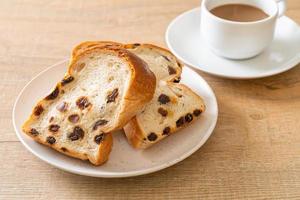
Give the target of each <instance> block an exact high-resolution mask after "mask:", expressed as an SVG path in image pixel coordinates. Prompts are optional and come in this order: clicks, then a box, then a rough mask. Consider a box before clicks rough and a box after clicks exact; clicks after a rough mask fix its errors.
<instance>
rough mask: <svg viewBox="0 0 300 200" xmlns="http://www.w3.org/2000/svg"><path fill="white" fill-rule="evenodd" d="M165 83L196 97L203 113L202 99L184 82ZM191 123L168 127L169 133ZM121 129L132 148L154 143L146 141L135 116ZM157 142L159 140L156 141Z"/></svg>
mask: <svg viewBox="0 0 300 200" xmlns="http://www.w3.org/2000/svg"><path fill="white" fill-rule="evenodd" d="M167 84H168V85H170V86H171V87H172V85H174V86H175V85H176V87H178V88H181V89H182V90H186V91H189V93H191V94H193V95H194V96H195V97H196V98H197V99H198V101H197V102H199V105H198V106H197V108H199V109H200V110H201V113H203V112H204V111H205V109H206V108H205V104H204V102H203V99H202V98H201V97H200V96H199V95H198V94H196V93H195V92H194V91H193V90H191V89H190V88H189V87H187V86H186V85H184V84H178V83H172V82H167ZM200 116H201V115H199V116H198V117H195V116H194V118H193V120H192V121H191V123H194V122H195V121H196V119H197V118H199V117H200ZM191 123H189V124H187V123H184V124H183V125H182V126H180V127H170V128H171V129H170V133H169V135H172V134H173V133H175V132H177V131H179V130H181V129H183V128H185V127H187V126H188V125H190V124H191ZM123 129H124V132H125V135H126V137H127V139H128V141H129V143H130V144H131V145H132V146H133V147H134V148H138V149H146V148H148V147H150V146H151V145H153V144H154V143H152V142H150V141H148V140H147V139H146V138H145V137H144V136H145V135H147V133H145V132H144V130H143V129H142V128H141V127H140V125H139V122H138V119H137V117H136V116H135V117H134V118H132V120H130V122H129V123H128V124H126V125H125V126H124V128H123ZM157 142H159V141H157ZM155 143H156V142H155Z"/></svg>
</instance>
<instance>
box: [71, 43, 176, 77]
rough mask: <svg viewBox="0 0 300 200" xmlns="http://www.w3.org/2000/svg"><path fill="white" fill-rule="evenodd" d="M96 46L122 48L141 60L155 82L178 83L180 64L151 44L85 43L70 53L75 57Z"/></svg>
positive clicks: (168, 52) (161, 49)
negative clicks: (152, 75)
mask: <svg viewBox="0 0 300 200" xmlns="http://www.w3.org/2000/svg"><path fill="white" fill-rule="evenodd" d="M98 46H116V47H123V48H126V49H127V50H129V51H131V52H132V53H134V54H135V55H137V56H139V57H140V58H142V59H143V60H144V61H145V62H146V63H148V66H149V68H150V70H151V71H152V72H153V73H154V74H155V76H156V79H157V81H158V80H164V81H174V82H179V81H180V75H181V71H182V64H181V62H180V61H179V60H177V58H176V57H175V56H174V55H173V54H172V53H171V52H170V51H169V50H167V49H164V48H161V47H158V46H155V45H153V44H139V43H135V44H125V45H123V44H121V43H117V42H111V41H94V42H93V41H87V42H83V43H81V44H79V45H78V46H76V47H75V48H74V50H73V52H72V56H73V57H75V56H76V55H77V54H79V53H80V52H82V51H85V50H86V49H93V48H96V47H98Z"/></svg>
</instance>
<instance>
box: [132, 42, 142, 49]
mask: <svg viewBox="0 0 300 200" xmlns="http://www.w3.org/2000/svg"><path fill="white" fill-rule="evenodd" d="M132 46H133V48H136V47H138V46H141V44H140V43H134V44H133V45H132Z"/></svg>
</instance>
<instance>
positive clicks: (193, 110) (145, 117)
mask: <svg viewBox="0 0 300 200" xmlns="http://www.w3.org/2000/svg"><path fill="white" fill-rule="evenodd" d="M204 110H205V105H204V102H203V100H202V99H201V97H200V96H198V95H197V94H196V93H194V92H193V91H192V90H191V89H189V88H188V87H187V86H185V85H183V84H178V83H172V82H160V85H159V86H158V87H157V88H156V91H155V95H154V97H153V99H152V100H151V102H150V103H149V104H148V105H147V106H146V107H145V109H144V110H143V111H142V112H141V113H139V114H137V115H136V116H135V117H134V118H133V119H132V120H130V122H129V123H128V124H127V125H126V126H125V127H124V131H125V134H126V137H127V139H128V140H129V142H130V143H131V144H132V146H134V147H136V148H147V147H150V146H151V145H153V144H155V143H157V142H158V141H160V140H162V139H163V138H165V137H167V136H169V135H170V134H172V133H174V132H176V131H178V130H180V129H182V128H183V127H185V126H187V125H189V124H191V123H192V122H193V121H195V120H196V119H197V118H199V117H200V115H201V113H202V112H203V111H204Z"/></svg>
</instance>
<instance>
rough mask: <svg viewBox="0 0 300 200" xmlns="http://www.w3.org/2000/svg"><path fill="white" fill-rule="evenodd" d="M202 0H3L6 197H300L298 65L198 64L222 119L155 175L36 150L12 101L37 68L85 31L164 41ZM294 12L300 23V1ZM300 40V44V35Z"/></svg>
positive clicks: (0, 187)
mask: <svg viewBox="0 0 300 200" xmlns="http://www.w3.org/2000/svg"><path fill="white" fill-rule="evenodd" d="M199 3H200V1H199V0H147V1H146V0H128V1H124V0H111V1H108V0H107V1H106V0H88V1H84V0H64V1H62V0H61V1H58V0H47V1H46V0H44V1H42V0H1V1H0V127H1V129H0V135H1V137H0V199H3V200H4V199H5V200H6V199H300V66H299V65H298V66H297V67H295V68H294V69H292V70H290V71H288V72H285V73H283V74H280V75H277V76H272V77H268V78H263V79H258V80H228V79H222V78H217V77H213V76H210V75H207V74H205V73H202V72H200V71H199V74H201V75H202V76H203V77H204V78H205V79H206V80H207V81H208V83H209V84H210V85H211V86H212V88H213V89H214V91H215V93H216V96H217V98H218V103H219V109H220V113H219V119H218V124H217V127H216V129H215V131H214V133H213V135H212V136H211V137H210V139H209V140H208V141H207V143H206V144H205V145H204V146H203V147H202V148H201V149H200V150H198V151H197V152H196V153H194V154H193V155H192V156H191V157H189V158H187V159H186V160H184V161H182V162H180V163H178V164H176V165H175V166H172V167H170V168H168V169H165V170H162V171H160V172H156V173H153V174H149V175H145V176H140V177H135V178H124V179H101V178H90V177H84V176H79V175H74V174H70V173H67V172H64V171H61V170H59V169H56V168H54V167H52V166H50V165H48V164H46V163H44V162H43V161H41V160H39V159H38V158H36V157H35V156H33V155H32V154H31V153H30V152H29V151H27V150H26V149H25V148H24V147H23V145H22V144H21V143H20V142H19V141H18V139H17V137H16V135H15V133H14V129H13V126H12V119H11V118H12V107H13V103H14V101H15V99H16V97H17V95H18V93H19V92H20V91H21V89H22V88H23V87H24V85H25V84H26V83H27V82H28V81H29V80H30V79H31V78H33V76H35V75H36V74H37V73H39V72H40V71H42V70H43V69H45V68H46V67H48V66H49V65H52V64H54V63H56V62H58V61H61V60H62V59H64V58H66V57H69V55H70V50H71V49H72V47H73V46H74V45H75V44H77V43H79V42H81V41H84V40H116V41H119V42H151V43H155V44H158V45H162V46H165V41H164V34H165V30H166V27H167V25H168V24H169V23H170V21H171V20H172V19H173V18H174V17H176V16H177V15H178V14H180V13H182V12H184V11H186V10H189V9H191V8H194V7H196V6H199ZM287 15H288V16H289V17H291V18H293V19H294V20H295V21H297V22H298V23H300V1H299V0H289V1H288V11H287ZM299 45H300V44H299Z"/></svg>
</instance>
